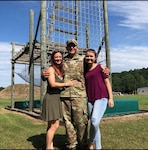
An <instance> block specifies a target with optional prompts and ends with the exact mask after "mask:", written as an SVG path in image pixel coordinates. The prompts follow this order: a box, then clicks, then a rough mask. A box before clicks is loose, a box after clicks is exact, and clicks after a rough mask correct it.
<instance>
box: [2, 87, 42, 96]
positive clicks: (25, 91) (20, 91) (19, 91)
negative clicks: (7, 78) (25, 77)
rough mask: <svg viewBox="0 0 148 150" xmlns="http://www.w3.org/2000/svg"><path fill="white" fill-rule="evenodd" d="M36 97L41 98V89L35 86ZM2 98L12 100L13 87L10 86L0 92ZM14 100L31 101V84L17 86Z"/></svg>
mask: <svg viewBox="0 0 148 150" xmlns="http://www.w3.org/2000/svg"><path fill="white" fill-rule="evenodd" d="M34 97H35V98H39V97H40V87H37V86H34ZM0 98H3V99H11V86H8V87H6V88H5V89H3V90H2V91H0ZM14 98H25V99H29V84H15V85H14Z"/></svg>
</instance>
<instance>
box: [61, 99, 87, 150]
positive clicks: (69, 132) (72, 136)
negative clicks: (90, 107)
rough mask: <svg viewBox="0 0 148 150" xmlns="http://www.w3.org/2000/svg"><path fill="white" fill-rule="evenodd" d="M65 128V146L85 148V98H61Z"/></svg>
mask: <svg viewBox="0 0 148 150" xmlns="http://www.w3.org/2000/svg"><path fill="white" fill-rule="evenodd" d="M61 100H62V110H63V117H64V123H65V128H66V137H67V143H66V147H67V148H69V149H71V148H74V147H77V146H78V147H79V148H80V149H81V148H83V149H84V148H85V149H86V145H87V138H88V137H87V136H88V129H87V127H88V113H87V102H86V98H61Z"/></svg>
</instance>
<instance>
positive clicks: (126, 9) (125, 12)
mask: <svg viewBox="0 0 148 150" xmlns="http://www.w3.org/2000/svg"><path fill="white" fill-rule="evenodd" d="M107 2H108V10H109V11H110V12H111V13H112V15H114V16H120V17H122V18H123V20H120V21H119V23H118V25H119V26H123V27H128V28H132V29H139V30H145V29H147V26H148V17H147V14H148V9H147V8H148V1H107Z"/></svg>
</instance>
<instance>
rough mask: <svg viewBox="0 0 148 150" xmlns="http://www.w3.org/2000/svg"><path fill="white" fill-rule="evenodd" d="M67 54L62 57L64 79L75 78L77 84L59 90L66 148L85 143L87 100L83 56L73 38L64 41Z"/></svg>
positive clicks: (84, 144) (84, 145) (83, 146)
mask: <svg viewBox="0 0 148 150" xmlns="http://www.w3.org/2000/svg"><path fill="white" fill-rule="evenodd" d="M66 49H67V51H68V54H67V56H66V57H65V58H64V60H65V61H64V70H65V77H64V81H67V80H68V79H69V78H70V79H75V80H77V81H78V84H77V85H75V86H73V87H67V88H65V90H64V91H62V92H61V100H62V109H63V117H64V122H65V127H66V136H67V145H66V146H67V148H68V149H76V147H77V145H78V147H79V148H83V149H84V148H85V149H86V144H87V126H88V114H87V102H86V90H85V83H84V72H83V69H84V68H83V56H80V55H79V54H78V53H77V51H78V43H77V41H76V40H74V39H69V40H68V41H67V42H66Z"/></svg>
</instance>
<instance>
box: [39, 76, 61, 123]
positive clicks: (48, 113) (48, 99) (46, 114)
mask: <svg viewBox="0 0 148 150" xmlns="http://www.w3.org/2000/svg"><path fill="white" fill-rule="evenodd" d="M55 82H60V83H63V82H64V81H63V79H62V80H61V79H60V78H59V77H58V76H57V75H55ZM60 92H61V88H52V87H51V86H50V84H49V83H48V85H47V91H46V94H45V96H44V99H43V104H42V113H41V118H42V120H44V121H51V120H57V119H60V118H62V117H63V114H62V107H61V100H60Z"/></svg>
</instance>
